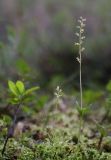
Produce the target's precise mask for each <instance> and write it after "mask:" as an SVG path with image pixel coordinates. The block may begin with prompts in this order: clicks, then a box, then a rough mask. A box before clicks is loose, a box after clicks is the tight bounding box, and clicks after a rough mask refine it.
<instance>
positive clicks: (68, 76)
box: [0, 0, 111, 89]
mask: <svg viewBox="0 0 111 160" xmlns="http://www.w3.org/2000/svg"><path fill="white" fill-rule="evenodd" d="M80 16H82V17H84V18H86V19H87V24H86V30H85V36H86V40H85V44H84V46H85V48H86V52H85V54H84V56H83V70H82V74H83V75H82V77H83V85H84V87H86V88H87V87H88V88H89V87H90V88H91V87H92V88H94V87H98V86H102V85H104V84H106V83H107V82H108V81H109V80H110V79H111V62H110V61H111V0H33V1H32V0H0V81H1V82H2V83H6V82H7V79H15V80H16V79H21V80H24V81H27V80H28V81H30V82H32V83H38V85H40V86H41V87H42V88H48V89H53V88H55V87H56V86H57V85H61V86H62V87H66V88H68V89H71V88H76V89H77V88H78V86H79V66H78V63H77V62H76V56H77V48H75V46H74V42H76V36H75V32H76V25H77V19H78V18H79V17H80Z"/></svg>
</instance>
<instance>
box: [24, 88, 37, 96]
mask: <svg viewBox="0 0 111 160" xmlns="http://www.w3.org/2000/svg"><path fill="white" fill-rule="evenodd" d="M38 89H39V87H38V86H37V87H32V88H30V89H28V90H26V92H25V95H29V94H31V93H32V92H34V91H36V90H38Z"/></svg>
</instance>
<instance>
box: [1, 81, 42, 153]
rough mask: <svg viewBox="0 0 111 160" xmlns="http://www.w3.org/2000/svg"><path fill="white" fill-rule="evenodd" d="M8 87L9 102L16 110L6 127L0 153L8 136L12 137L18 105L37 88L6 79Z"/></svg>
mask: <svg viewBox="0 0 111 160" xmlns="http://www.w3.org/2000/svg"><path fill="white" fill-rule="evenodd" d="M8 87H9V91H10V96H11V98H10V99H9V103H10V104H13V105H15V106H16V110H15V114H14V119H13V122H12V124H11V126H10V127H9V129H8V133H7V136H6V140H5V143H4V146H3V150H2V155H3V154H4V152H5V148H6V145H7V142H8V140H9V138H11V137H13V134H14V128H15V125H16V120H17V114H18V112H19V109H20V107H21V106H23V104H24V103H26V102H28V99H29V98H30V95H31V93H32V92H34V91H36V90H38V89H39V87H38V86H37V87H32V88H30V89H25V86H24V83H23V82H21V81H17V82H16V83H14V82H12V81H8Z"/></svg>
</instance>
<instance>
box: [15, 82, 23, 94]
mask: <svg viewBox="0 0 111 160" xmlns="http://www.w3.org/2000/svg"><path fill="white" fill-rule="evenodd" d="M16 87H17V89H18V91H19V93H20V94H22V93H24V91H25V87H24V84H23V82H21V81H17V82H16Z"/></svg>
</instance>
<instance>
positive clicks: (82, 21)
mask: <svg viewBox="0 0 111 160" xmlns="http://www.w3.org/2000/svg"><path fill="white" fill-rule="evenodd" d="M85 21H86V19H84V18H82V17H80V19H79V20H78V23H79V25H78V26H77V29H78V32H77V33H76V36H77V37H78V43H75V45H76V46H78V53H79V56H78V57H77V58H76V59H77V61H78V62H79V78H80V79H79V85H80V105H79V107H78V113H79V116H80V129H79V136H80V133H81V131H82V130H83V116H84V115H85V114H86V112H87V108H85V107H83V91H82V53H83V51H84V50H85V48H84V47H83V42H84V39H85V36H84V27H85Z"/></svg>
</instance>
